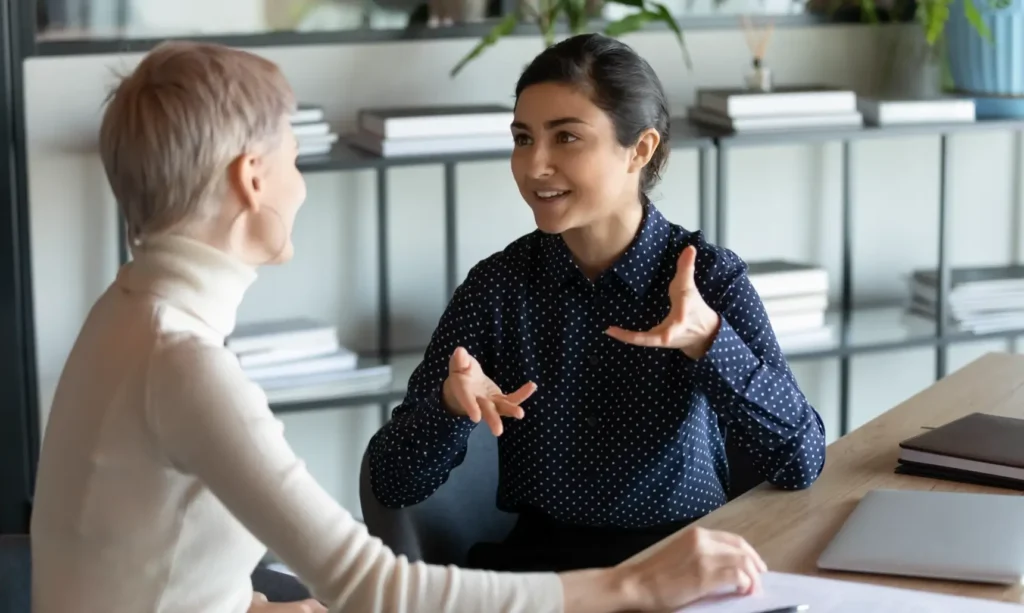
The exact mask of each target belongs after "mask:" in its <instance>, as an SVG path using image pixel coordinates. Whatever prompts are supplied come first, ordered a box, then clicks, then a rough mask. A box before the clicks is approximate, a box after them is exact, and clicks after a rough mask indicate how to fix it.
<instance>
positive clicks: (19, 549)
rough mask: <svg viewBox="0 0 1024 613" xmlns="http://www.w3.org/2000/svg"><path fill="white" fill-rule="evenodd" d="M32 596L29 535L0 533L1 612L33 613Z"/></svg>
mask: <svg viewBox="0 0 1024 613" xmlns="http://www.w3.org/2000/svg"><path fill="white" fill-rule="evenodd" d="M31 596H32V552H31V548H30V547H29V540H28V536H27V535H20V534H19V535H6V534H0V613H31V612H32V607H31Z"/></svg>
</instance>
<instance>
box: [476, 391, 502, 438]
mask: <svg viewBox="0 0 1024 613" xmlns="http://www.w3.org/2000/svg"><path fill="white" fill-rule="evenodd" d="M476 402H477V404H478V405H480V414H481V415H482V416H483V420H484V421H485V422H487V425H488V426H490V427H491V432H493V433H494V436H501V433H502V431H503V430H504V429H505V427H504V424H502V423H501V417H500V416H499V415H498V408H497V407H495V406H494V402H492V401H491V400H489V399H487V398H480V397H478V398H477V399H476Z"/></svg>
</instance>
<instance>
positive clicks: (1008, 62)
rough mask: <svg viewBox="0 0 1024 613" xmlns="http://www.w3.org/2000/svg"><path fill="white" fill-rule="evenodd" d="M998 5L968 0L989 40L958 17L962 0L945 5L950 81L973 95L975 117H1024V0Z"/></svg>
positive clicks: (963, 91)
mask: <svg viewBox="0 0 1024 613" xmlns="http://www.w3.org/2000/svg"><path fill="white" fill-rule="evenodd" d="M1004 4H1007V6H1006V7H1005V8H1000V9H995V8H993V7H992V2H991V0H974V5H975V6H976V7H977V9H978V12H979V13H980V14H981V19H982V21H983V22H984V23H985V25H986V26H987V27H988V29H989V31H990V32H991V33H992V38H991V40H987V39H985V38H983V37H982V36H981V35H980V34H979V33H978V31H977V30H975V29H974V26H972V25H971V23H970V22H969V21H967V18H966V17H964V9H963V0H955V2H953V4H952V5H951V6H950V8H949V11H950V16H949V22H948V23H947V24H946V42H947V45H948V53H949V67H950V72H951V73H952V77H953V83H954V84H955V86H956V89H957V90H958V91H959V92H960V93H963V94H966V95H968V96H973V97H975V98H976V99H977V105H978V109H977V113H978V116H979V117H984V116H989V117H991V116H1002V117H1007V116H1012V117H1022V116H1024V0H1012V1H1011V2H1008V3H1005V2H1004Z"/></svg>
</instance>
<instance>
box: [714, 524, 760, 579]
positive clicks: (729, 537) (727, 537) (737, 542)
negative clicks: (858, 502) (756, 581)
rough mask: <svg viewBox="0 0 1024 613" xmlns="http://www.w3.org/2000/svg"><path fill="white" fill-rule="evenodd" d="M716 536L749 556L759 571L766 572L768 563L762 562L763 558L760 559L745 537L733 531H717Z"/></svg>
mask: <svg viewBox="0 0 1024 613" xmlns="http://www.w3.org/2000/svg"><path fill="white" fill-rule="evenodd" d="M718 536H719V538H720V539H721V540H722V541H724V542H726V543H729V544H730V545H732V546H733V547H736V548H738V549H740V550H742V551H743V552H744V553H745V554H746V555H748V556H750V558H751V559H753V561H754V565H755V566H756V567H757V569H758V570H759V571H760V572H762V573H763V572H768V565H767V564H765V563H764V560H763V559H761V554H759V553H757V550H756V549H754V546H753V545H751V544H750V543H749V542H747V540H746V539H745V538H743V537H742V536H740V535H738V534H735V533H733V532H719V533H718Z"/></svg>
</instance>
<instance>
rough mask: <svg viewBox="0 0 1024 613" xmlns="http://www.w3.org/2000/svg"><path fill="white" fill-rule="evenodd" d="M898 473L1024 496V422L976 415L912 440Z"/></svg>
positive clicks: (907, 442) (902, 453)
mask: <svg viewBox="0 0 1024 613" xmlns="http://www.w3.org/2000/svg"><path fill="white" fill-rule="evenodd" d="M896 472H897V473H900V474H905V475H916V476H920V477H930V478H933V479H946V480H950V481H961V482H964V483H976V484H978V485H990V486H994V487H1003V488H1009V489H1016V490H1024V420H1021V419H1014V418H1012V417H1000V416H998V415H988V414H985V413H971V414H970V415H967V416H965V417H961V418H960V419H957V420H955V421H952V422H950V423H948V424H946V425H944V426H940V427H938V428H935V429H933V430H929V431H927V432H924V433H922V434H919V435H917V436H915V437H912V438H909V439H907V440H905V441H903V442H901V443H900V457H899V466H898V467H897V468H896Z"/></svg>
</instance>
